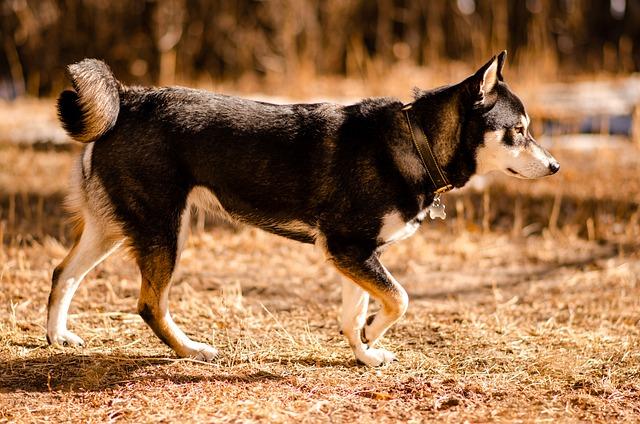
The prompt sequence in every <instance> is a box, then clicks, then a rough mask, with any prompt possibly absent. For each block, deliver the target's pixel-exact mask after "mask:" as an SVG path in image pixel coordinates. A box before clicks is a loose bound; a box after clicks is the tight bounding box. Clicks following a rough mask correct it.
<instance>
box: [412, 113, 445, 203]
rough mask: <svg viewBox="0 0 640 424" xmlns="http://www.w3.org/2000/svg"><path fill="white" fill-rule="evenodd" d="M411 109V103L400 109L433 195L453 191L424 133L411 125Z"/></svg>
mask: <svg viewBox="0 0 640 424" xmlns="http://www.w3.org/2000/svg"><path fill="white" fill-rule="evenodd" d="M412 107H413V103H409V104H408V105H405V106H404V107H403V108H402V111H403V112H404V116H405V118H407V125H408V126H409V132H410V133H411V140H412V141H413V145H414V146H415V148H416V150H417V151H418V156H420V160H421V161H422V164H423V165H424V168H425V169H426V170H427V175H429V178H430V179H431V183H432V184H433V188H434V191H433V194H436V195H440V194H442V193H446V192H447V191H450V190H452V189H453V185H452V184H451V183H449V181H448V180H447V177H445V176H444V172H442V169H440V166H439V165H438V161H437V160H436V157H435V156H434V154H433V150H432V149H431V145H430V144H429V140H428V139H427V135H426V134H425V133H424V131H423V130H422V128H420V125H411V117H410V116H409V110H411V108H412Z"/></svg>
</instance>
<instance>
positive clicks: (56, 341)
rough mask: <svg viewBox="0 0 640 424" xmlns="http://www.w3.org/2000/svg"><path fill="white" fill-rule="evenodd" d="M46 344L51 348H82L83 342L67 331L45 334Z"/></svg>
mask: <svg viewBox="0 0 640 424" xmlns="http://www.w3.org/2000/svg"><path fill="white" fill-rule="evenodd" d="M47 342H49V344H50V345H53V346H84V340H82V339H81V338H80V337H78V336H76V335H75V334H73V333H72V332H71V331H69V330H65V331H63V332H60V333H52V334H47Z"/></svg>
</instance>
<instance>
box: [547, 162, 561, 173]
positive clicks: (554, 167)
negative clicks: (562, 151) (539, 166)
mask: <svg viewBox="0 0 640 424" xmlns="http://www.w3.org/2000/svg"><path fill="white" fill-rule="evenodd" d="M559 170H560V164H559V163H558V162H556V161H553V162H551V163H550V164H549V171H551V173H552V174H555V173H556V172H558V171H559Z"/></svg>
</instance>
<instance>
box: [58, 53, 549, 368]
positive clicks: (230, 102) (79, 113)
mask: <svg viewBox="0 0 640 424" xmlns="http://www.w3.org/2000/svg"><path fill="white" fill-rule="evenodd" d="M504 58H505V54H504V52H503V53H502V54H500V55H498V56H496V57H494V58H492V59H491V60H490V61H489V62H487V64H485V65H484V66H483V67H482V68H480V69H479V70H478V71H477V72H476V73H475V74H474V75H472V76H470V77H469V78H467V79H466V80H464V81H463V82H461V83H459V84H455V85H451V86H447V87H442V88H438V89H435V90H431V91H417V92H416V95H415V100H414V102H413V104H412V107H411V110H410V111H409V113H410V117H411V120H412V122H413V124H414V125H419V126H420V127H421V128H422V130H423V131H424V133H425V135H426V137H427V139H428V142H429V143H430V144H431V147H432V149H433V151H434V156H435V158H436V160H437V162H438V163H439V164H440V166H441V168H442V170H443V171H444V173H445V174H446V177H447V178H448V180H449V181H450V182H451V183H452V184H453V186H454V187H462V186H463V185H464V184H465V183H466V182H467V181H468V180H469V178H470V177H471V176H472V175H473V174H474V173H476V172H477V171H481V172H488V171H490V170H501V171H504V172H506V173H509V174H513V175H517V176H519V177H523V178H535V177H540V176H544V175H549V174H552V173H554V172H555V171H557V169H558V165H557V162H556V161H555V159H553V157H551V155H549V153H548V152H546V151H545V150H544V149H542V148H541V147H540V146H539V145H538V144H536V142H535V140H534V139H533V138H532V137H531V135H530V133H529V132H528V130H527V127H528V125H529V118H528V116H527V115H526V112H525V109H524V106H523V105H522V103H521V101H520V100H519V99H518V98H517V97H516V96H515V95H514V94H513V93H512V92H511V91H510V90H509V88H508V87H507V85H506V84H505V83H504V82H503V81H502V67H503V64H504ZM68 71H69V75H70V79H71V82H72V83H73V87H74V91H65V92H63V93H62V94H61V96H60V98H59V100H58V107H59V115H60V120H61V121H62V125H63V126H64V128H65V129H66V130H67V132H68V133H69V134H70V135H71V137H73V138H74V139H76V140H77V141H80V142H84V143H88V144H86V147H85V149H84V151H83V153H82V154H81V155H80V157H79V159H78V161H77V167H76V169H75V171H74V173H73V178H72V182H71V189H70V205H71V209H72V211H73V213H74V214H75V217H76V219H77V221H78V224H79V225H78V228H79V232H78V238H77V240H76V242H75V244H74V246H73V247H72V249H71V251H70V252H69V255H68V256H67V257H66V258H65V259H64V261H63V262H62V263H61V264H60V265H59V266H58V267H57V268H56V269H55V271H54V273H53V278H52V289H51V294H50V297H49V305H48V324H47V339H48V341H49V342H50V343H54V344H69V345H80V344H82V343H83V341H82V339H80V338H79V337H78V336H76V335H75V334H73V333H72V332H70V331H68V330H67V312H68V309H69V304H70V302H71V298H72V297H73V294H74V292H75V290H76V289H77V287H78V285H79V284H80V282H81V280H82V279H83V277H84V276H85V275H86V274H87V272H89V270H91V269H92V268H93V267H94V266H96V265H97V264H98V263H99V262H100V261H102V260H103V259H104V258H106V257H107V256H108V255H109V254H110V253H111V252H113V251H114V250H116V249H117V248H118V247H119V246H121V245H123V244H124V245H126V246H128V247H129V248H130V250H131V251H132V252H133V254H134V257H135V259H136V261H137V264H138V266H139V268H140V271H141V274H142V285H141V290H140V298H139V301H138V311H139V313H140V315H141V316H142V318H143V319H144V320H145V321H146V322H147V324H149V326H150V327H151V328H152V329H153V331H154V332H155V333H156V334H157V336H158V337H159V338H160V339H161V340H162V341H164V342H165V343H166V344H167V345H169V346H170V347H171V348H172V349H173V350H174V351H175V352H176V353H177V354H178V355H179V356H182V357H192V358H197V359H201V360H206V361H209V360H212V359H213V358H214V357H215V355H216V353H217V352H216V350H215V349H214V348H213V347H211V346H209V345H206V344H203V343H197V342H194V341H192V340H191V339H189V338H188V337H187V336H186V335H185V334H184V333H183V332H182V331H181V330H180V329H179V328H178V327H177V326H176V324H175V323H174V322H173V320H172V319H171V315H170V314H169V311H168V308H167V296H168V293H169V286H170V284H171V278H172V274H173V270H174V268H175V266H176V262H177V261H178V259H179V257H180V251H181V249H182V247H183V245H184V242H185V239H186V236H187V233H188V227H189V210H190V205H191V203H193V202H194V201H198V200H202V199H203V198H205V201H204V202H202V201H200V203H201V204H206V205H208V207H209V208H210V209H212V210H214V211H216V212H218V213H220V214H222V215H223V216H225V217H228V218H230V219H233V220H237V221H240V222H244V223H247V224H251V225H254V226H257V227H259V228H262V229H264V230H266V231H269V232H272V233H275V234H279V235H282V236H285V237H288V238H291V239H294V240H298V241H301V242H305V243H315V244H316V245H318V246H319V247H320V248H321V249H322V250H323V252H324V253H325V254H326V256H327V258H328V259H329V260H330V261H331V262H332V264H333V265H334V266H335V267H336V268H337V269H338V270H339V271H340V272H341V273H342V274H343V275H344V276H345V277H346V281H345V283H344V286H343V312H342V332H343V334H344V335H345V337H346V338H347V340H348V342H349V344H350V346H351V347H352V349H353V351H354V353H355V356H356V358H357V359H358V360H359V361H361V362H363V363H365V364H367V365H373V366H375V365H380V364H384V363H387V362H389V361H391V360H393V358H394V356H393V355H392V354H391V353H390V352H388V351H386V350H383V349H375V348H373V347H372V346H373V345H374V344H375V343H376V341H377V340H378V339H379V338H380V337H381V336H382V335H383V334H384V333H385V331H387V329H388V328H389V327H390V326H391V325H392V324H393V323H394V322H396V321H397V320H398V319H399V318H400V317H401V316H402V315H403V314H404V312H405V310H406V308H407V304H408V297H407V293H406V292H405V290H404V289H403V288H402V286H400V284H398V282H397V281H396V280H395V279H394V278H393V276H391V274H390V273H389V272H388V271H387V270H386V269H385V267H384V266H383V265H382V263H381V262H380V253H381V247H383V246H384V245H386V244H387V243H389V242H391V241H395V240H399V239H402V238H404V237H407V236H409V235H411V234H412V233H413V232H414V231H415V230H416V228H417V227H418V225H419V224H420V222H421V221H422V219H424V217H425V210H426V209H427V208H428V207H429V205H431V203H432V201H433V199H434V194H433V192H434V187H432V186H431V181H430V180H429V179H428V178H427V173H426V170H425V167H424V165H423V163H422V161H421V160H420V157H419V155H418V153H417V150H416V147H415V146H414V144H413V143H412V138H411V133H410V131H409V128H408V125H407V121H406V120H405V116H404V114H403V112H402V108H403V105H402V103H401V102H399V101H398V100H395V99H391V98H378V99H368V100H364V101H362V102H360V103H357V104H354V105H350V106H341V105H336V104H329V103H319V104H293V105H274V104H269V103H263V102H256V101H251V100H245V99H240V98H237V97H229V96H223V95H217V94H212V93H209V92H206V91H200V90H192V89H188V88H177V87H172V88H140V87H125V86H123V85H122V84H121V83H119V82H118V81H117V80H116V79H115V78H114V76H113V74H112V73H111V71H110V70H109V68H108V67H107V66H106V65H105V64H104V63H102V62H100V61H97V60H93V59H87V60H83V61H82V62H79V63H77V64H74V65H71V66H69V68H68ZM369 296H372V297H373V298H374V299H375V300H377V301H378V302H379V303H380V305H381V309H380V311H379V312H378V313H377V314H376V315H373V316H371V317H369V319H367V318H366V314H367V307H368V303H369Z"/></svg>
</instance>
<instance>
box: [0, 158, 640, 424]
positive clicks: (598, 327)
mask: <svg viewBox="0 0 640 424" xmlns="http://www.w3.org/2000/svg"><path fill="white" fill-rule="evenodd" d="M2 153H3V155H0V158H2V159H0V160H1V161H2V162H3V163H2V167H0V169H2V170H4V169H9V171H8V172H5V171H0V183H1V184H2V186H1V189H2V190H0V191H1V192H2V193H3V194H2V198H1V199H0V201H1V203H0V205H1V206H2V215H0V221H1V222H3V224H4V237H3V238H4V242H3V244H2V245H0V287H2V289H1V290H0V361H1V362H2V367H1V368H0V422H3V421H7V422H9V421H11V422H13V421H23V422H34V421H56V422H70V421H73V422H77V421H83V422H96V421H99V422H106V421H128V422H149V421H167V422H168V421H208V422H211V421H219V422H238V421H240V422H259V421H262V422H353V421H356V420H357V421H358V422H390V421H400V420H401V421H407V422H411V421H422V420H433V421H449V422H463V421H465V420H468V421H470V422H486V421H518V422H520V421H527V422H528V421H574V422H577V421H596V422H611V421H613V420H618V421H629V422H633V421H637V417H638V414H640V338H639V336H640V327H639V321H640V281H639V277H638V275H640V257H639V255H638V242H637V239H638V217H637V215H638V213H637V199H638V194H639V193H640V189H638V187H637V182H638V181H639V178H638V177H639V176H640V173H639V172H638V170H639V167H638V163H640V160H639V159H638V155H637V153H636V152H634V151H631V150H630V151H625V152H624V155H623V156H622V157H624V158H625V159H627V160H625V161H621V160H619V158H620V157H621V155H620V153H619V152H618V154H615V153H611V154H609V153H607V151H602V152H597V153H595V154H577V153H575V152H565V153H561V154H560V155H559V156H561V162H562V165H563V167H564V168H563V171H562V172H561V174H560V175H559V176H558V178H557V179H555V180H554V179H548V180H542V181H539V182H535V183H531V182H528V183H525V182H513V181H512V182H509V183H504V181H503V180H502V179H499V180H498V181H497V183H496V184H495V185H494V186H492V187H491V189H490V190H489V191H488V193H489V194H488V195H484V194H483V193H484V192H482V191H481V192H479V193H476V192H471V191H469V192H466V193H463V194H461V195H459V196H457V197H453V196H452V197H448V199H447V202H448V206H449V209H457V212H458V213H457V214H455V213H452V217H451V218H450V219H448V220H447V221H446V222H444V223H441V222H437V223H432V224H430V225H425V226H424V228H422V229H421V231H420V232H419V233H418V234H417V235H416V236H415V237H413V238H411V239H409V240H407V241H405V242H402V243H401V244H398V245H396V246H394V247H392V248H391V249H389V250H388V252H387V253H386V254H385V256H384V257H383V260H384V261H385V263H386V264H387V265H388V266H389V268H390V269H391V271H392V272H393V273H394V275H396V277H398V279H399V280H400V281H402V282H403V284H404V285H405V287H406V288H407V290H408V291H409V293H410V297H411V304H410V308H409V312H408V314H407V316H406V317H405V318H404V319H403V320H402V321H401V322H400V323H399V324H398V325H397V326H396V327H395V328H394V329H393V330H392V331H391V332H390V333H389V334H388V336H387V337H385V339H384V340H383V344H384V345H385V346H386V347H387V348H390V349H392V350H394V351H395V352H396V353H397V354H398V357H399V359H400V361H399V362H398V363H394V364H392V365H390V366H388V367H385V368H380V369H369V368H364V367H360V366H357V365H356V364H355V361H354V359H353V356H352V354H351V352H350V350H349V348H348V346H347V344H346V342H345V341H344V340H343V339H342V337H341V336H340V335H339V334H338V323H337V315H338V312H339V301H340V277H339V276H338V275H337V273H335V272H334V271H333V270H332V269H331V267H330V266H329V265H328V264H326V263H325V262H324V260H323V259H322V257H321V255H319V254H318V253H317V252H316V251H315V250H314V248H313V247H311V246H306V245H301V244H297V243H294V242H290V241H287V240H284V239H281V238H278V237H275V236H271V235H268V234H265V233H263V232H260V231H257V230H252V229H248V228H229V227H213V228H210V229H209V230H208V231H207V232H206V233H200V234H196V235H194V236H193V237H192V238H191V240H190V242H189V244H188V247H187V249H186V251H185V253H184V256H183V258H182V261H181V264H180V270H179V274H178V276H177V279H176V284H175V286H174V289H173V292H172V296H171V307H172V310H173V313H174V316H175V319H176V321H177V322H178V323H179V325H181V326H182V328H184V329H185V331H186V332H187V333H188V334H189V335H190V336H192V337H194V338H195V339H197V340H201V341H207V342H210V343H213V344H215V345H216V346H217V347H218V348H219V349H220V350H221V357H220V359H219V360H218V361H217V362H215V363H213V364H203V363H197V362H194V361H188V360H179V359H175V357H174V356H173V354H172V352H171V351H170V350H169V349H168V348H166V347H165V346H163V345H162V344H161V343H160V342H159V341H158V340H157V338H156V337H155V336H154V335H153V334H152V333H151V331H149V329H148V328H147V327H146V326H145V324H144V323H143V322H142V320H141V319H140V318H139V317H138V316H137V315H136V314H135V305H136V297H137V292H138V284H139V282H138V278H139V276H138V273H137V271H136V270H135V268H134V267H133V265H132V264H131V262H130V261H128V260H127V259H126V258H124V257H121V256H116V257H113V258H110V259H109V260H108V261H106V262H105V263H104V264H103V265H101V266H99V267H98V268H97V269H96V270H95V271H93V272H91V274H90V275H89V276H88V279H87V280H86V281H85V282H84V283H83V285H82V286H81V288H80V289H79V292H78V294H77V296H76V298H75V299H74V303H73V305H72V310H71V313H72V315H71V319H70V326H71V328H72V329H73V330H74V331H75V332H76V333H77V334H79V335H80V336H82V337H83V338H84V339H85V341H87V342H88V343H87V347H86V348H83V349H58V348H53V347H49V346H47V345H46V342H45V338H44V334H45V330H44V324H45V321H44V317H45V304H46V296H47V294H48V289H49V278H50V274H51V271H52V269H53V266H54V265H55V264H56V262H57V261H59V260H60V259H61V257H62V256H63V255H64V253H65V249H64V247H63V246H62V245H61V242H60V241H59V240H61V241H62V244H66V243H67V241H66V238H65V234H66V233H65V232H64V227H62V226H61V225H60V222H61V220H62V218H61V216H60V209H59V206H57V207H56V206H55V205H56V204H57V203H58V202H59V200H60V196H61V194H60V193H61V191H62V190H63V188H62V187H63V181H64V179H65V175H64V174H65V173H64V172H62V171H61V170H62V169H65V167H66V166H67V165H68V162H69V160H70V153H68V152H36V151H24V150H15V149H13V148H9V149H5V150H2ZM18 158H22V159H18ZM27 159H28V160H27ZM612 164H616V167H615V168H614V167H613V166H612ZM5 165H6V166H7V167H8V168H5ZM25 167H26V168H25ZM27 169H30V170H31V172H27ZM612 169H615V171H611V170H612ZM11 175H14V176H15V177H17V178H13V179H12V178H11ZM20 176H23V177H20ZM18 186H19V189H16V187H18ZM43 187H46V188H47V189H46V190H44V189H43ZM558 187H561V190H560V189H559V188H558ZM606 187H616V190H610V189H608V190H607V189H606ZM559 193H560V194H559ZM12 195H13V196H14V200H13V205H14V206H13V208H14V209H13V210H14V212H13V214H14V218H13V219H14V220H13V222H12V223H11V226H9V222H8V214H9V212H10V209H9V205H10V203H11V196H12ZM25 195H26V200H24V201H23V200H21V199H23V197H24V196H25ZM40 198H41V199H43V200H42V201H39V200H38V199H40ZM39 202H40V203H42V208H41V209H42V213H41V216H40V219H41V221H40V222H39V221H38V215H37V214H36V212H35V211H36V210H37V208H38V206H37V205H38V203H39ZM518 205H520V206H518ZM554 205H556V206H555V207H554ZM456 206H457V208H456ZM485 209H486V210H488V211H490V214H489V215H488V216H485V213H484V211H485ZM554 209H557V212H556V213H555V215H556V219H555V221H554V222H551V221H553V220H550V216H552V215H554V212H553V210H554ZM27 210H29V211H30V212H29V213H30V214H31V219H30V220H27V219H26V217H25V216H26V214H27V212H26V211H27ZM452 212H453V211H452ZM456 215H457V216H456ZM589 220H591V222H592V223H591V224H589V223H588V221H589ZM616 225H622V227H617V226H616ZM590 228H591V229H590ZM38 231H39V232H40V234H38ZM52 236H53V237H52ZM54 237H55V238H54ZM590 239H591V240H590Z"/></svg>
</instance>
